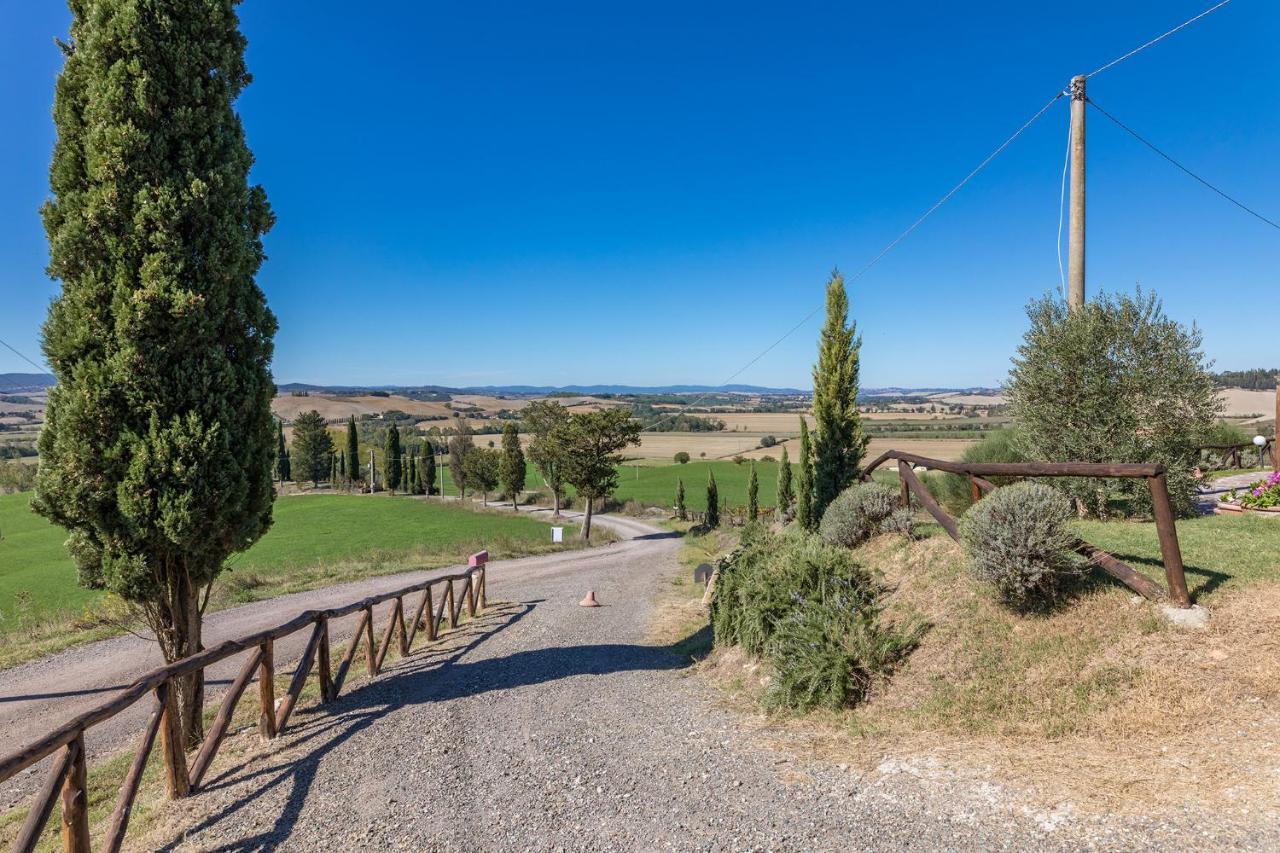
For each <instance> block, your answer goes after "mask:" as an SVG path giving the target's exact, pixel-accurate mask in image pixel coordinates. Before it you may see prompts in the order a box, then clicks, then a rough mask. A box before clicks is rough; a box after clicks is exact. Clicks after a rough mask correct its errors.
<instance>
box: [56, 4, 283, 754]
mask: <svg viewBox="0 0 1280 853" xmlns="http://www.w3.org/2000/svg"><path fill="white" fill-rule="evenodd" d="M235 6H236V4H235V3H234V2H233V0H210V2H203V3H178V2H164V3H139V2H137V0H94V2H86V0H75V2H72V3H71V4H70V7H71V33H70V38H69V39H68V40H67V41H66V43H64V44H63V46H62V47H63V54H64V63H63V67H62V71H61V73H60V74H59V77H58V83H57V88H56V91H55V95H54V106H53V119H54V124H55V127H56V131H57V142H56V144H55V147H54V151H53V162H52V165H51V167H50V169H49V178H50V194H49V201H48V202H47V203H46V204H45V206H44V209H43V211H42V213H43V217H44V225H45V230H46V232H47V234H48V238H49V249H50V253H49V267H48V271H49V274H50V276H52V277H53V278H54V279H55V280H58V281H60V283H61V292H60V294H59V296H58V297H57V298H56V299H55V300H54V301H53V303H52V304H51V305H50V307H49V316H48V320H47V321H46V323H45V326H44V334H43V349H44V353H45V357H46V359H47V360H48V362H49V364H50V365H51V367H52V369H53V373H54V375H55V376H56V377H57V385H56V386H54V387H53V388H52V389H50V391H49V401H48V408H47V412H46V420H45V425H44V428H43V430H42V431H41V434H40V439H39V450H40V469H39V472H38V474H37V482H36V498H35V501H34V503H33V506H34V508H35V510H36V511H37V512H39V513H40V514H41V515H43V516H45V517H46V518H48V519H50V520H51V521H53V522H54V523H56V524H59V525H61V526H62V527H65V528H67V529H68V530H69V531H70V537H69V539H68V543H69V550H70V551H71V553H72V555H73V557H74V559H75V562H76V563H77V565H78V567H79V571H80V581H81V583H83V584H85V585H86V586H90V587H94V588H106V589H109V590H111V591H112V592H115V593H117V594H118V595H120V596H121V597H123V598H125V599H127V600H129V601H130V602H132V603H134V604H136V605H138V606H139V608H140V609H141V611H142V614H143V617H144V618H145V620H146V622H147V625H148V627H149V628H150V629H151V632H152V633H153V634H154V636H155V637H156V639H157V642H158V643H159V646H160V649H161V652H162V653H163V656H164V658H165V660H166V661H175V660H178V659H179V658H183V657H186V656H187V655H190V654H194V653H195V652H197V651H199V650H200V649H201V648H203V645H202V642H201V637H202V625H203V607H202V601H204V600H205V595H206V590H207V587H208V586H209V585H210V584H211V583H213V581H214V580H215V579H216V578H217V576H218V574H219V573H220V572H221V571H222V568H223V566H224V563H225V561H226V559H227V558H228V557H229V556H230V555H231V554H233V553H236V552H239V551H244V550H245V549H247V548H248V547H249V546H251V545H252V544H253V543H254V542H256V541H257V540H258V539H259V538H260V537H261V536H262V535H263V534H264V533H265V532H266V531H267V529H268V528H269V527H270V526H271V508H272V501H273V500H274V490H273V489H272V482H271V480H272V461H273V459H274V458H275V457H276V451H277V449H278V448H277V444H278V441H277V436H276V435H273V434H272V433H273V432H277V430H273V429H272V427H273V426H275V424H273V422H272V421H273V416H272V413H271V399H272V396H273V395H274V393H275V386H274V384H273V382H272V379H271V373H270V371H269V367H270V364H271V357H272V350H273V345H272V340H273V338H274V336H275V332H276V319H275V317H274V316H273V315H272V314H271V311H270V310H269V309H268V308H267V302H266V298H265V296H264V295H263V293H262V290H261V289H259V287H258V285H257V284H256V282H255V281H254V278H255V276H256V275H257V273H258V269H259V267H260V266H261V264H262V261H263V257H264V255H263V251H262V241H261V238H262V235H263V234H264V233H266V231H267V230H268V229H270V227H271V225H272V222H273V216H272V214H271V209H270V207H269V205H268V204H267V197H266V193H265V192H264V191H263V189H262V188H261V187H260V186H254V185H251V184H250V183H249V170H250V167H251V165H252V163H253V155H252V154H251V153H250V152H249V148H248V146H247V145H246V144H245V138H244V131H243V128H242V126H241V123H240V119H239V117H238V116H237V115H236V112H235V109H234V103H235V101H236V98H237V97H238V96H239V95H240V92H241V91H242V90H243V89H244V87H245V86H246V85H247V84H248V82H249V74H248V71H247V69H246V68H245V64H244V48H245V39H244V36H243V35H241V33H240V30H239V20H238V19H237V17H236V13H235ZM171 695H172V696H173V697H174V699H175V700H176V712H177V713H176V718H177V722H178V723H179V726H178V730H177V732H175V735H176V736H177V737H178V738H179V744H178V748H179V751H180V750H181V748H182V746H184V745H185V744H183V742H182V741H183V739H184V738H185V740H186V744H193V743H194V740H192V738H198V737H199V735H200V734H201V732H202V730H203V724H202V714H201V710H202V704H203V677H202V675H200V673H199V671H197V672H196V673H192V674H190V675H186V676H183V677H181V678H177V679H175V681H174V690H173V693H172V694H171Z"/></svg>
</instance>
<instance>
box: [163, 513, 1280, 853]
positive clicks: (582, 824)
mask: <svg viewBox="0 0 1280 853" xmlns="http://www.w3.org/2000/svg"><path fill="white" fill-rule="evenodd" d="M628 544H630V545H631V546H632V547H631V548H630V549H626V548H621V547H620V548H619V549H618V550H616V551H614V552H613V553H607V552H606V553H599V554H596V555H593V557H592V558H591V559H587V560H581V561H578V562H576V563H574V564H572V565H549V566H547V567H546V569H545V570H544V571H539V572H520V573H518V574H517V573H516V572H510V573H507V572H504V571H502V570H501V569H495V570H494V571H492V572H491V573H490V575H489V591H490V601H491V603H493V604H495V606H494V607H493V608H492V609H491V610H490V611H489V612H488V613H487V614H486V615H485V616H484V617H483V618H482V619H481V620H478V621H477V622H476V623H474V624H473V625H472V626H471V628H470V629H469V630H467V631H460V632H458V634H456V635H453V636H452V637H451V638H450V639H448V640H446V641H445V642H443V643H442V644H441V645H440V646H439V647H437V648H435V649H433V650H431V651H428V652H423V653H419V654H417V655H415V656H413V657H412V658H410V659H408V660H405V661H398V662H397V663H396V664H394V666H392V667H391V668H389V669H388V670H387V671H386V672H385V673H384V674H383V675H382V676H380V677H379V679H378V680H377V681H375V682H374V683H372V684H370V685H365V686H363V687H362V688H360V689H358V690H355V691H353V692H352V693H350V694H348V695H346V696H344V697H342V698H341V699H339V700H338V701H337V702H336V703H334V704H333V705H331V706H329V708H328V709H327V710H326V711H325V712H322V713H315V712H313V711H312V709H302V711H300V713H299V715H298V716H297V717H295V719H296V720H297V721H298V723H297V727H296V728H295V729H293V730H292V731H291V732H290V733H288V734H287V735H286V736H285V738H284V739H285V740H286V743H285V744H284V745H282V747H281V748H280V749H279V750H278V751H274V752H272V753H271V754H269V755H260V756H259V757H257V758H253V759H250V760H249V761H248V762H246V763H244V764H242V765H241V766H238V767H234V768H232V769H230V770H227V771H225V772H221V775H220V776H216V777H215V778H213V779H212V780H211V785H210V788H208V789H207V790H206V791H205V792H203V793H202V794H200V795H199V796H197V797H196V798H194V799H193V800H191V801H188V804H187V806H186V808H187V809H189V810H190V811H189V812H188V813H187V814H186V815H185V816H184V818H183V820H182V822H183V824H184V825H185V826H186V827H187V828H186V830H185V833H184V837H183V838H181V839H179V840H177V841H173V842H172V843H170V845H169V846H168V847H165V848H164V849H176V850H188V849H199V850H268V849H280V850H339V849H341V850H397V849H405V850H526V849H531V850H592V851H594V850H749V849H762V850H806V851H807V850H848V849H895V850H896V849H995V850H1025V849H1072V850H1077V849H1082V848H1090V849H1177V848H1184V849H1185V848H1196V849H1205V848H1207V847H1216V846H1221V845H1224V844H1227V845H1237V844H1238V845H1242V846H1257V847H1259V848H1262V847H1265V846H1266V845H1265V843H1264V842H1262V841H1261V840H1260V839H1253V838H1240V837H1234V836H1230V837H1229V836H1215V835H1212V834H1210V830H1208V829H1205V828H1203V827H1195V826H1194V824H1193V830H1192V832H1191V833H1190V834H1183V832H1182V831H1180V829H1179V828H1177V827H1174V826H1169V825H1165V824H1157V823H1152V822H1147V821H1134V820H1128V821H1119V820H1114V821H1113V820H1095V819H1088V820H1084V819H1079V818H1076V817H1074V816H1073V815H1072V814H1071V813H1070V810H1069V809H1064V810H1059V811H1055V812H1051V813H1038V812H1035V811H1033V810H1030V809H1024V808H1022V807H1021V804H1020V801H1018V800H1016V799H1013V798H1010V797H1009V796H1008V795H1007V792H1004V791H1002V790H1000V789H997V788H996V787H995V786H993V785H988V784H985V783H982V782H976V783H975V782H974V781H973V780H968V781H965V782H959V781H956V780H950V781H948V780H946V779H945V778H944V779H943V780H942V781H939V780H938V779H931V778H925V777H926V776H928V774H921V773H919V772H917V769H916V768H913V767H911V766H910V765H909V764H906V763H903V764H901V765H892V763H890V764H889V765H887V766H882V768H881V769H880V771H878V772H873V773H868V774H862V773H859V772H857V771H855V770H851V769H848V768H847V767H843V766H834V765H829V764H825V763H822V762H812V761H806V760H803V759H800V758H797V757H795V756H789V755H785V754H782V753H778V752H774V751H770V750H767V749H764V748H762V747H761V746H759V745H758V744H756V743H753V742H752V736H751V735H749V734H747V733H746V732H745V726H744V720H743V718H742V717H741V716H739V715H738V714H737V713H735V712H733V711H731V710H726V709H723V708H720V707H717V706H716V704H714V702H713V701H711V700H712V698H713V697H712V696H710V695H708V694H707V690H708V689H709V688H706V687H704V686H702V685H701V683H700V680H699V679H698V678H696V677H689V675H688V671H687V670H686V669H685V667H686V665H687V661H684V660H681V659H680V658H679V657H677V656H676V655H675V654H674V653H672V652H671V651H669V650H668V649H666V648H663V647H656V646H652V645H647V644H646V643H645V642H644V639H643V638H644V636H645V626H646V620H647V618H648V614H649V609H650V607H649V604H648V602H649V601H650V600H651V599H652V596H653V595H654V593H655V592H656V591H657V589H658V587H659V584H661V583H663V582H664V581H663V577H664V576H667V575H670V573H672V572H673V571H675V555H676V550H677V548H678V540H675V539H672V538H667V537H665V536H664V535H662V534H660V533H658V532H656V531H654V532H653V533H650V534H649V535H648V538H644V539H640V540H636V541H633V542H631V543H628ZM588 588H592V589H594V590H595V591H596V594H597V596H598V598H599V599H600V601H601V602H602V603H603V604H604V606H603V607H601V608H598V609H587V608H581V607H579V606H578V605H577V602H578V600H579V599H580V598H581V597H582V595H583V593H584V592H585V591H586V590H587V589H588ZM1194 819H1195V818H1194V816H1190V817H1189V818H1188V820H1189V821H1191V820H1194ZM1273 840H1274V839H1273ZM148 843H149V844H154V843H155V840H154V838H152V839H149V840H148Z"/></svg>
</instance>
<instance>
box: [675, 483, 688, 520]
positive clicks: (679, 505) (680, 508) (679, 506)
mask: <svg viewBox="0 0 1280 853" xmlns="http://www.w3.org/2000/svg"><path fill="white" fill-rule="evenodd" d="M688 517H689V510H688V509H687V508H686V507H685V505H684V478H683V477H677V478H676V518H678V519H680V520H681V521H684V520H686V519H687V518H688Z"/></svg>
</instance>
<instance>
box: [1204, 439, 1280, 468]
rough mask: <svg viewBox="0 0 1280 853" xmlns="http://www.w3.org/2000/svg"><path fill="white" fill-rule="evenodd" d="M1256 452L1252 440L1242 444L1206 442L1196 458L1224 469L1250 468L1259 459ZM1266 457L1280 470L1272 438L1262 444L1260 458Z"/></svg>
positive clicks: (1255, 446) (1273, 466)
mask: <svg viewBox="0 0 1280 853" xmlns="http://www.w3.org/2000/svg"><path fill="white" fill-rule="evenodd" d="M1257 453H1258V445H1256V444H1254V443H1253V442H1252V441H1249V442H1245V443H1244V444H1206V445H1203V446H1202V447H1200V448H1199V450H1198V451H1197V458H1198V459H1199V460H1200V461H1201V462H1202V463H1205V464H1209V465H1218V466H1220V467H1222V468H1224V469H1229V468H1252V467H1254V464H1255V463H1256V462H1258V461H1259V458H1258V456H1257ZM1215 457H1217V458H1215ZM1268 457H1270V459H1271V467H1272V468H1276V469H1277V470H1280V460H1278V459H1277V457H1276V440H1275V439H1274V438H1268V439H1267V443H1266V444H1264V445H1262V460H1265V459H1267V458H1268ZM1246 460H1247V461H1246Z"/></svg>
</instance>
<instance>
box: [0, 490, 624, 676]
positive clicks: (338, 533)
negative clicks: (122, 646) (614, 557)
mask: <svg viewBox="0 0 1280 853" xmlns="http://www.w3.org/2000/svg"><path fill="white" fill-rule="evenodd" d="M30 502H31V494H30V493H22V494H15V495H5V496H0V530H3V531H5V536H4V538H3V539H0V667H4V666H12V665H14V664H16V663H19V662H22V661H25V660H30V659H32V658H35V657H39V656H41V655H44V654H49V653H52V652H55V651H58V650H60V649H62V648H66V647H68V646H71V645H78V644H81V643H85V642H89V641H92V640H94V639H100V638H102V637H104V636H109V635H111V634H114V633H119V632H120V631H121V630H122V629H123V627H124V626H126V625H129V624H133V623H134V621H135V619H134V615H135V614H133V613H132V611H131V609H130V608H128V607H127V606H125V604H124V603H123V602H121V601H120V600H119V599H118V598H116V597H115V596H113V595H111V594H109V593H108V592H106V591H104V590H94V589H86V588H84V587H82V586H80V585H79V584H77V583H76V568H75V564H74V562H72V560H71V558H70V556H69V555H68V554H67V551H66V548H65V547H64V545H63V542H64V540H65V539H66V533H65V531H63V530H62V529H60V528H58V527H55V526H53V525H52V524H49V523H48V522H47V521H45V520H44V519H41V518H40V517H39V516H37V515H35V514H33V513H32V512H31V511H30V509H29V505H30ZM274 517H275V520H274V523H273V525H272V527H271V530H270V531H269V532H268V533H267V535H265V536H264V537H263V538H262V539H261V540H260V541H259V542H258V543H257V544H255V545H254V546H253V547H252V548H250V549H249V550H248V551H246V552H245V553H244V554H241V555H239V556H237V557H236V558H234V559H232V560H231V561H229V562H228V565H227V569H226V571H225V572H224V573H223V575H222V576H221V577H220V578H219V580H218V582H217V583H216V584H215V585H214V587H213V593H212V597H211V599H210V607H211V608H213V609H220V608H224V607H230V606H234V605H236V604H242V603H246V602H249V601H258V600H262V599H266V598H271V597H273V596H276V595H282V594H285V593H290V592H300V591H302V590H307V589H316V588H319V587H323V586H329V585H332V584H336V583H343V582H346V581H351V580H358V579H361V578H366V577H373V576H378V575H388V574H394V573H396V572H403V571H409V570H413V569H422V568H434V567H439V566H448V565H454V564H456V563H459V562H462V561H463V560H465V558H466V556H467V554H469V553H472V552H474V551H478V550H480V549H482V548H487V549H488V550H489V552H490V554H491V556H493V557H494V558H495V559H496V558H506V557H518V556H525V555H530V554H541V553H547V552H550V551H553V550H561V549H564V548H573V547H577V545H576V544H575V543H576V537H572V536H567V537H566V540H568V541H567V544H562V545H553V544H552V543H551V534H550V531H549V530H548V527H547V525H546V524H545V523H544V521H542V520H537V519H535V518H530V517H527V516H516V515H513V514H511V513H509V512H506V513H504V512H499V511H496V510H495V511H492V512H485V511H482V510H479V509H472V508H469V507H466V506H462V505H458V504H453V503H437V502H426V501H418V500H410V499H405V498H392V497H389V496H374V497H370V496H358V495H325V494H320V495H309V496H302V497H292V498H282V499H279V500H277V501H276V503H275V509H274ZM566 526H568V527H570V529H571V530H572V528H573V527H574V525H571V524H570V525H566ZM598 536H599V537H600V538H601V540H602V541H610V535H609V534H608V533H607V532H603V533H600V534H598Z"/></svg>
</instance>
